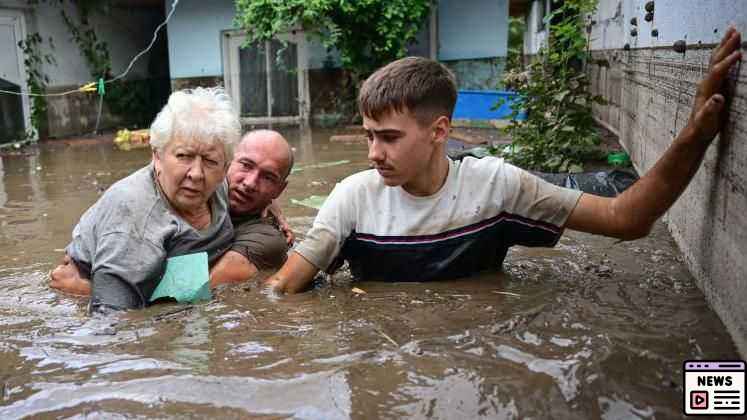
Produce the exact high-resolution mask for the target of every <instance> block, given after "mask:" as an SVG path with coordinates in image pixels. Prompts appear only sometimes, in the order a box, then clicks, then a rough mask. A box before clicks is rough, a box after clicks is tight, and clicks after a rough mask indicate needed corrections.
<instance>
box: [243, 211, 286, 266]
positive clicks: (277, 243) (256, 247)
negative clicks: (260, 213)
mask: <svg viewBox="0 0 747 420" xmlns="http://www.w3.org/2000/svg"><path fill="white" fill-rule="evenodd" d="M234 230H235V236H234V242H233V246H232V247H231V250H232V251H235V252H238V253H239V254H241V255H243V256H244V257H245V258H246V259H247V260H249V262H251V263H252V264H254V265H255V266H256V267H257V269H258V270H268V269H272V268H280V267H281V266H282V265H283V264H284V263H285V260H286V259H287V257H288V245H287V244H286V242H285V236H284V235H283V233H282V232H281V231H280V230H278V229H277V228H275V227H274V226H272V225H270V224H269V223H263V222H256V223H243V224H240V225H238V226H234Z"/></svg>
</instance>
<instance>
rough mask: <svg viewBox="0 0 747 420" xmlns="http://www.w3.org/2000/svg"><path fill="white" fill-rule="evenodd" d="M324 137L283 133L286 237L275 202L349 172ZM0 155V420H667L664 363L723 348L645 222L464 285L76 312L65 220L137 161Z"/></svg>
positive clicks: (722, 354) (336, 285) (674, 364)
mask: <svg viewBox="0 0 747 420" xmlns="http://www.w3.org/2000/svg"><path fill="white" fill-rule="evenodd" d="M330 134H331V132H329V131H322V130H316V131H314V133H313V134H312V133H311V132H308V131H306V132H299V131H289V132H288V137H289V140H291V142H292V144H293V146H294V147H295V148H296V162H297V167H299V168H301V169H302V170H300V171H297V172H295V173H293V174H292V175H291V177H290V185H289V187H288V189H287V190H286V192H285V194H284V196H283V199H282V202H281V204H282V206H283V209H284V210H285V212H286V215H287V216H288V217H289V220H290V222H291V224H292V225H293V227H294V228H295V230H296V231H297V232H299V233H301V234H302V233H303V232H305V230H306V229H307V228H308V227H309V226H310V224H311V221H312V220H313V216H314V214H315V212H316V211H315V210H313V209H310V208H306V207H302V206H299V205H297V204H293V203H292V201H291V199H296V200H302V199H304V198H307V197H309V196H311V195H324V194H327V193H328V192H329V191H330V190H331V189H332V187H333V186H334V184H335V182H337V181H339V180H341V179H342V178H344V177H345V176H346V175H348V174H350V173H352V172H354V171H358V170H361V169H365V168H367V167H368V164H367V161H366V150H365V145H364V144H336V143H330V142H329V136H330ZM1 153H2V157H0V419H9V418H22V417H27V416H28V417H35V418H60V417H64V418H67V417H73V418H84V417H89V416H90V417H91V418H102V417H103V418H120V417H128V418H129V417H159V418H163V417H178V418H185V417H186V418H192V417H195V418H204V417H220V418H246V417H259V418H285V417H296V418H313V419H338V418H340V419H344V418H402V417H405V418H444V419H468V418H470V419H471V418H482V417H485V418H530V417H531V418H554V419H571V418H573V419H575V418H605V419H620V418H678V417H682V416H683V415H682V406H683V397H682V394H683V389H682V386H683V376H682V375H683V372H682V362H683V361H684V360H687V359H738V358H739V355H738V353H737V351H736V348H735V346H734V344H733V342H732V340H731V338H730V337H729V335H728V334H727V333H726V332H725V328H724V326H723V324H722V323H721V321H720V320H719V319H718V317H717V316H716V315H715V313H714V312H713V311H712V310H711V309H710V308H709V306H708V304H707V303H706V301H705V298H704V297H703V294H702V293H701V292H700V291H699V290H698V288H697V287H696V285H695V282H694V280H693V278H692V277H691V276H690V274H689V273H688V272H687V269H686V267H685V265H684V263H683V262H682V256H681V255H680V253H679V252H678V251H677V249H676V247H675V246H674V243H673V241H672V240H671V238H670V236H669V234H668V232H667V230H666V228H665V226H664V225H663V224H661V223H660V224H657V226H656V227H655V229H654V231H653V234H652V235H651V236H650V237H649V238H646V239H644V240H639V241H634V242H625V243H618V242H616V241H615V240H612V239H606V238H600V237H594V236H591V235H585V234H578V233H572V232H566V235H565V236H564V237H563V238H562V239H561V241H560V243H559V244H558V246H557V247H556V248H554V249H526V248H516V249H513V250H512V251H511V252H510V253H509V255H508V257H507V258H506V263H505V265H504V269H503V272H502V273H499V272H495V273H490V274H484V275H482V276H480V277H477V278H470V279H454V280H453V281H445V282H436V283H365V282H353V281H352V280H351V278H350V276H349V274H346V273H345V272H339V273H337V274H336V275H335V276H333V277H332V278H331V279H328V281H326V282H320V283H319V284H318V285H317V286H316V287H315V289H314V290H313V291H311V292H308V293H304V294H300V295H296V296H288V297H282V298H272V297H269V296H267V295H266V294H265V293H263V292H262V290H260V289H259V288H257V287H256V286H255V285H254V284H246V285H240V286H236V287H232V288H225V289H221V290H220V291H219V292H218V293H217V296H216V298H215V299H214V300H213V301H211V302H206V303H201V304H195V305H178V304H162V305H156V306H153V307H150V308H148V309H145V310H141V311H133V312H129V313H126V314H124V315H119V316H115V317H112V318H95V319H92V318H89V317H88V316H87V315H86V311H85V309H86V308H85V307H86V302H85V300H81V299H78V298H73V297H68V296H64V295H60V294H58V293H55V292H53V291H51V290H50V289H49V288H48V287H47V285H46V283H47V276H48V272H49V271H50V270H51V269H52V268H53V266H54V265H55V263H56V262H57V261H58V260H59V259H60V258H61V256H62V254H63V252H62V249H63V248H64V247H65V245H67V243H68V241H69V239H70V231H71V229H72V228H73V226H74V224H75V223H76V222H77V220H78V218H79V217H80V215H81V214H82V213H83V211H84V210H85V209H86V208H87V207H88V206H90V205H91V204H92V203H93V202H94V201H95V200H96V199H97V198H98V197H99V195H100V194H101V192H102V191H103V190H104V189H105V188H107V187H108V186H109V185H111V184H112V183H113V182H114V181H116V180H118V179H120V178H122V177H124V176H126V175H128V174H129V173H131V172H132V171H134V170H135V169H137V168H139V167H141V166H143V165H144V164H146V163H147V161H148V160H149V158H150V155H149V152H148V151H146V150H135V151H130V152H122V151H117V150H114V149H113V148H112V146H111V144H109V143H98V144H96V143H92V144H77V143H75V144H66V143H64V142H59V141H58V142H54V143H44V144H41V145H39V146H36V147H32V148H29V149H25V150H22V151H20V152H18V151H12V152H10V151H4V152H1ZM346 161H347V162H346ZM475 182H479V180H475ZM353 287H357V288H359V289H362V290H363V291H365V292H366V293H365V294H359V293H355V292H354V291H353V290H352V289H353Z"/></svg>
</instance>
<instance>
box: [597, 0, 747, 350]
mask: <svg viewBox="0 0 747 420" xmlns="http://www.w3.org/2000/svg"><path fill="white" fill-rule="evenodd" d="M686 4H687V5H686V6H685V2H681V1H679V0H668V1H665V0H658V1H656V3H655V12H654V18H653V21H652V22H646V21H645V20H644V16H645V13H646V12H645V11H644V5H645V1H643V0H624V1H620V0H612V1H609V0H601V1H600V5H599V10H598V12H597V13H596V14H595V16H594V17H593V20H594V21H596V24H595V25H594V26H593V29H592V33H591V37H592V39H594V42H593V43H592V45H593V51H592V53H593V56H594V59H595V61H594V63H593V64H592V65H591V77H592V86H593V89H594V91H595V92H596V93H599V94H602V95H603V96H605V97H606V98H607V99H608V100H609V102H610V103H609V105H608V106H596V107H595V108H594V113H595V116H596V117H597V118H598V119H599V120H601V121H602V122H603V123H604V124H606V125H607V126H609V127H610V128H611V129H613V130H614V131H616V132H617V133H618V134H619V136H620V140H621V142H622V144H623V146H624V147H625V148H626V149H627V150H628V152H629V153H630V155H631V157H632V159H633V162H634V164H635V166H636V168H637V169H638V170H639V172H645V171H646V170H648V169H649V168H651V166H653V164H654V163H655V162H656V160H657V159H658V158H659V157H660V156H661V154H662V153H663V152H664V151H665V150H666V148H667V147H668V146H669V144H670V143H671V142H672V140H673V138H674V136H675V135H676V134H677V133H678V132H679V131H680V130H681V129H682V128H683V127H684V126H685V124H686V123H687V119H688V116H689V113H690V107H691V104H692V98H693V95H694V92H695V88H696V83H697V82H698V80H700V79H701V77H702V75H703V74H704V71H705V70H706V68H707V63H708V59H709V56H710V52H711V50H712V48H713V46H714V43H715V42H717V41H718V40H719V38H720V36H721V34H722V33H723V31H724V30H725V29H726V27H727V25H728V24H729V23H733V24H734V25H735V26H736V27H737V28H738V29H739V30H741V31H742V33H743V34H747V7H745V4H743V2H741V1H732V0H711V1H706V0H697V1H696V0H693V1H689V2H687V3H686ZM633 17H636V18H637V20H638V26H637V32H638V34H637V36H632V35H631V33H630V30H631V29H632V26H631V24H630V20H631V18H633ZM652 29H657V30H658V32H659V34H658V37H654V36H652V35H651V31H652ZM680 39H683V40H687V43H688V44H689V49H688V50H687V51H686V52H685V53H684V54H680V53H676V52H674V51H673V50H672V49H671V45H672V44H673V43H674V41H676V40H680ZM625 44H628V45H629V46H630V47H631V49H630V50H624V49H623V46H624V45H625ZM742 67H744V66H742ZM728 85H729V86H730V89H731V92H732V94H733V99H732V104H731V108H730V112H729V116H728V118H729V119H728V125H727V127H726V129H725V130H724V132H723V133H722V135H721V136H720V138H719V139H717V140H716V141H715V142H714V144H713V145H712V146H711V147H710V149H709V150H708V153H707V155H706V157H705V160H704V162H703V165H702V167H701V168H700V170H699V171H698V173H697V174H696V175H695V178H694V179H693V181H692V183H691V184H690V186H689V187H688V188H687V190H686V191H685V193H684V194H683V196H682V197H680V199H679V200H678V201H677V203H675V205H674V206H673V207H672V209H671V210H670V211H669V212H668V213H667V215H666V221H667V223H668V226H669V228H670V231H671V232H672V236H673V237H674V239H675V241H676V242H677V244H678V245H679V247H680V249H681V250H682V252H683V254H684V256H685V259H686V262H687V264H688V266H689V268H690V270H691V272H692V273H693V275H694V276H695V277H696V278H697V280H698V282H699V285H700V287H701V289H702V290H703V292H704V293H705V295H706V298H707V299H708V301H709V302H710V303H711V305H712V306H713V308H714V309H715V311H716V312H717V313H718V314H719V316H720V317H721V319H722V320H723V321H724V324H725V325H726V327H727V329H728V330H729V332H730V333H731V334H732V337H733V338H734V341H735V342H736V344H737V346H738V347H739V349H740V351H741V353H742V354H743V355H745V354H747V306H745V305H744V302H745V301H746V300H747V188H746V187H745V185H747V119H745V118H744V114H745V112H747V74H745V71H744V69H743V68H740V69H739V71H738V72H736V71H735V72H734V73H733V74H732V75H731V77H730V80H729V83H728Z"/></svg>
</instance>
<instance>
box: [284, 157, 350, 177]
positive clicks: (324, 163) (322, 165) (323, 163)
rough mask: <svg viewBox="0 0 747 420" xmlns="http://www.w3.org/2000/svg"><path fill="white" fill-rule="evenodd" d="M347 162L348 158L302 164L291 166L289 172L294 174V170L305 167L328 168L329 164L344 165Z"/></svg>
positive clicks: (301, 169)
mask: <svg viewBox="0 0 747 420" xmlns="http://www.w3.org/2000/svg"><path fill="white" fill-rule="evenodd" d="M347 163H350V161H349V160H337V161H334V162H321V163H314V164H312V165H304V166H298V167H296V168H293V169H291V173H292V174H294V173H296V172H301V171H305V170H307V169H318V168H328V167H330V166H337V165H345V164H347Z"/></svg>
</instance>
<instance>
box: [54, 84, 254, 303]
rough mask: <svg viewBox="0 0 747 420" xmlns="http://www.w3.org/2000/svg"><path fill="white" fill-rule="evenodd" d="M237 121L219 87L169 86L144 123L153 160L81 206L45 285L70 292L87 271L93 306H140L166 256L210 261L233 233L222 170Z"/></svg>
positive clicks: (237, 131) (158, 276) (230, 152)
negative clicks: (60, 259)
mask: <svg viewBox="0 0 747 420" xmlns="http://www.w3.org/2000/svg"><path fill="white" fill-rule="evenodd" d="M240 130H241V125H240V123H239V119H238V116H237V115H236V113H235V112H234V110H233V108H232V106H231V102H230V99H229V98H228V96H227V95H226V94H225V92H224V91H223V90H222V89H219V88H213V89H203V88H197V89H194V90H192V91H180V92H175V93H173V94H172V95H171V96H170V97H169V101H168V104H166V106H164V108H163V109H162V110H161V112H159V114H158V116H157V117H156V119H155V121H153V124H152V125H151V127H150V135H151V140H150V144H151V147H152V148H153V156H152V161H151V163H150V164H148V165H147V166H146V167H144V168H141V169H139V170H138V171H136V172H135V173H133V174H132V175H130V176H128V177H126V178H124V179H122V180H120V181H118V182H117V183H115V184H114V185H112V186H111V187H110V188H109V189H108V190H107V191H106V192H105V193H104V194H103V195H102V196H101V198H100V199H99V200H98V201H97V202H96V203H95V204H94V205H93V206H91V208H89V209H88V210H87V211H86V212H85V214H83V216H82V217H81V219H80V221H79V222H78V225H77V226H76V227H75V229H74V230H73V240H72V242H71V243H70V245H68V247H67V249H66V257H65V260H64V261H63V264H62V265H61V266H59V267H57V268H56V269H55V270H54V271H53V272H52V276H51V277H52V278H51V283H50V285H51V286H52V287H56V288H60V289H65V290H67V291H70V289H69V287H70V286H71V285H75V284H78V285H80V284H81V282H80V279H91V290H90V293H91V306H90V308H91V311H97V310H100V309H103V308H112V309H130V308H141V307H144V306H145V305H146V303H147V302H148V300H149V298H150V296H151V294H152V293H153V291H154V290H155V288H156V286H157V285H158V282H159V280H160V279H161V276H162V275H163V273H164V270H165V267H166V259H167V258H169V257H173V256H178V255H185V254H191V253H196V252H203V251H204V252H207V254H208V260H209V262H210V263H211V264H212V263H213V262H214V261H215V260H217V259H218V258H219V257H220V256H221V254H223V252H225V251H226V250H227V249H228V248H229V247H230V246H231V242H232V239H233V228H232V225H231V220H230V217H229V215H228V204H227V203H228V200H227V186H226V183H225V181H224V179H225V176H226V170H227V168H228V165H229V163H230V162H231V159H232V156H233V148H234V145H235V144H236V143H237V142H238V139H239V136H240ZM83 284H87V283H85V282H84V283H83ZM84 289H85V288H84ZM79 292H80V294H87V293H86V292H88V290H80V291H79Z"/></svg>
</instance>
